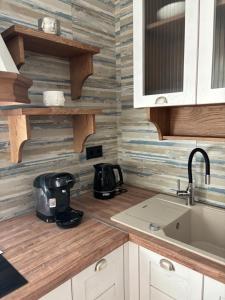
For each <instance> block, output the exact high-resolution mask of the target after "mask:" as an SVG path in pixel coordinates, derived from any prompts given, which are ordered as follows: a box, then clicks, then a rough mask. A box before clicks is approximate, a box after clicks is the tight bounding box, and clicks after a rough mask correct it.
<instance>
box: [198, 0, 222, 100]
mask: <svg viewBox="0 0 225 300" xmlns="http://www.w3.org/2000/svg"><path fill="white" fill-rule="evenodd" d="M198 68H199V71H198V93H197V102H198V103H199V104H204V103H206V104H207V103H221V102H225V0H200V35H199V67H198Z"/></svg>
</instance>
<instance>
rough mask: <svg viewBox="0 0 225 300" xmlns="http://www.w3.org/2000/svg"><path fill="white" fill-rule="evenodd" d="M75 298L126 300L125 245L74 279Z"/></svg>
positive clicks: (86, 299) (82, 299)
mask: <svg viewBox="0 0 225 300" xmlns="http://www.w3.org/2000/svg"><path fill="white" fill-rule="evenodd" d="M72 286H73V300H115V299H116V300H124V268H123V247H120V248H118V249H117V250H115V251H113V252H112V253H110V254H109V255H107V256H105V257H104V258H103V259H101V260H100V261H98V262H97V263H95V264H93V265H91V266H90V267H88V268H87V269H85V270H84V271H82V272H81V273H79V274H78V275H77V276H75V277H74V278H73V279H72Z"/></svg>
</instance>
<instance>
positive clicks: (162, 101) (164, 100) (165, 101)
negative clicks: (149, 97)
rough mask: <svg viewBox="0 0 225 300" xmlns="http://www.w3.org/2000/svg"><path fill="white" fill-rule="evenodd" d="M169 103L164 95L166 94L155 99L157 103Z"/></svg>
mask: <svg viewBox="0 0 225 300" xmlns="http://www.w3.org/2000/svg"><path fill="white" fill-rule="evenodd" d="M167 103H168V101H167V99H166V97H164V96H161V97H158V98H157V99H156V100H155V104H167Z"/></svg>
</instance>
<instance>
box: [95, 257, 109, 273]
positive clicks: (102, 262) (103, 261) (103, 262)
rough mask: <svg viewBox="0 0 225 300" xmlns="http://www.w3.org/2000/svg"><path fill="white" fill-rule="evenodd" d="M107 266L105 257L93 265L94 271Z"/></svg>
mask: <svg viewBox="0 0 225 300" xmlns="http://www.w3.org/2000/svg"><path fill="white" fill-rule="evenodd" d="M106 267H107V260H106V259H105V258H103V259H101V260H100V261H98V262H97V263H96V265H95V272H100V271H102V270H103V269H105V268H106Z"/></svg>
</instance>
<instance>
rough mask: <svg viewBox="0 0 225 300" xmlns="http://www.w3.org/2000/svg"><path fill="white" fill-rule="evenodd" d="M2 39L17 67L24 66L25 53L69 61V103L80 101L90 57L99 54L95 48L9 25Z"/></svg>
mask: <svg viewBox="0 0 225 300" xmlns="http://www.w3.org/2000/svg"><path fill="white" fill-rule="evenodd" d="M2 37H3V39H4V41H5V43H6V45H7V47H8V49H9V52H10V54H11V56H12V58H13V60H14V62H15V64H16V65H17V67H18V68H20V67H21V66H22V65H23V64H24V63H25V50H29V51H33V52H37V53H41V54H47V55H52V56H57V57H63V58H68V59H69V61H70V80H71V96H72V100H75V99H78V98H80V96H81V90H82V87H83V84H84V82H85V80H86V79H87V78H88V77H89V76H90V75H92V74H93V55H95V54H97V53H99V52H100V49H99V48H98V47H94V46H90V45H86V44H83V43H81V42H79V41H74V40H70V39H66V38H64V37H61V36H57V35H54V34H48V33H45V32H41V31H37V30H34V29H31V28H27V27H24V26H21V25H13V26H11V27H10V28H8V29H7V30H5V31H4V32H2Z"/></svg>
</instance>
